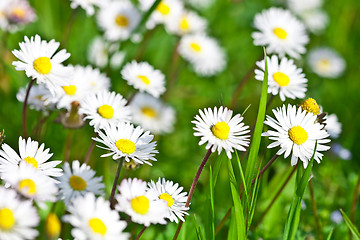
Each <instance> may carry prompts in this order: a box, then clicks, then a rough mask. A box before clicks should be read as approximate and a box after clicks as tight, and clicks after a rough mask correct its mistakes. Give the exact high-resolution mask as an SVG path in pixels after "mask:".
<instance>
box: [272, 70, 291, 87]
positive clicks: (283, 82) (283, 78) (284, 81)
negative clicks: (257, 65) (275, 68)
mask: <svg viewBox="0 0 360 240" xmlns="http://www.w3.org/2000/svg"><path fill="white" fill-rule="evenodd" d="M273 78H274V81H275V82H277V84H279V85H280V86H281V87H285V86H287V85H289V82H290V78H289V76H288V75H286V74H284V73H282V72H276V73H274V75H273Z"/></svg>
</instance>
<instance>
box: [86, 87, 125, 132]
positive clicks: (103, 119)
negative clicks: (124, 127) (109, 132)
mask: <svg viewBox="0 0 360 240" xmlns="http://www.w3.org/2000/svg"><path fill="white" fill-rule="evenodd" d="M80 105H81V107H80V109H79V112H80V114H85V118H84V120H87V119H89V120H90V122H89V124H90V126H94V129H95V131H98V130H99V129H101V128H105V127H108V126H110V125H111V124H113V125H118V124H119V123H121V122H128V121H130V120H131V109H130V107H128V106H126V105H127V101H126V100H125V99H124V98H123V97H122V96H121V95H120V94H118V93H115V92H107V91H103V92H98V93H93V94H88V95H87V96H86V97H85V98H84V99H83V100H82V101H81V103H80Z"/></svg>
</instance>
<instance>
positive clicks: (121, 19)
mask: <svg viewBox="0 0 360 240" xmlns="http://www.w3.org/2000/svg"><path fill="white" fill-rule="evenodd" d="M115 22H116V24H117V25H118V26H120V27H127V26H128V25H129V19H127V17H125V16H124V15H118V16H117V17H116V18H115Z"/></svg>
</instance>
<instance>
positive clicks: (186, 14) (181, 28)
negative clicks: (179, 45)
mask: <svg viewBox="0 0 360 240" xmlns="http://www.w3.org/2000/svg"><path fill="white" fill-rule="evenodd" d="M165 27H166V30H167V31H168V32H170V33H175V34H178V35H185V34H192V33H202V32H205V30H206V27H207V22H206V20H205V19H204V18H202V17H200V16H199V15H198V14H197V13H196V12H193V11H183V13H182V14H181V15H180V16H178V17H177V18H176V19H174V20H173V21H168V22H167V24H166V25H165Z"/></svg>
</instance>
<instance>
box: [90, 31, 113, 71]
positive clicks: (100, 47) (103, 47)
mask: <svg viewBox="0 0 360 240" xmlns="http://www.w3.org/2000/svg"><path fill="white" fill-rule="evenodd" d="M116 45H117V46H116V48H119V46H118V44H116ZM110 46H111V44H110V43H109V42H107V41H106V40H105V39H104V38H103V37H96V38H94V39H93V40H92V42H91V43H90V45H89V47H88V61H89V62H90V63H91V64H93V65H95V66H96V67H99V68H104V67H105V66H106V65H107V64H108V58H109V54H110V53H111V52H110V49H111V47H110Z"/></svg>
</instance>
